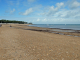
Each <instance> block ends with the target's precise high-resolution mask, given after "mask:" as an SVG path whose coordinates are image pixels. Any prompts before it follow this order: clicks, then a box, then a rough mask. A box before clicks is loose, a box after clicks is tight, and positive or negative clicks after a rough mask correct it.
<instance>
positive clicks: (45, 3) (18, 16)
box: [0, 0, 80, 24]
mask: <svg viewBox="0 0 80 60" xmlns="http://www.w3.org/2000/svg"><path fill="white" fill-rule="evenodd" d="M0 19H6V20H18V21H25V22H32V23H33V24H80V0H0Z"/></svg>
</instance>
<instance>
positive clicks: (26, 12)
mask: <svg viewBox="0 0 80 60" xmlns="http://www.w3.org/2000/svg"><path fill="white" fill-rule="evenodd" d="M32 12H33V9H32V8H29V9H27V10H26V11H25V12H24V13H22V15H29V14H31V13H32Z"/></svg>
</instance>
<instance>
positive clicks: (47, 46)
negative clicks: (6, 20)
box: [0, 24, 80, 60]
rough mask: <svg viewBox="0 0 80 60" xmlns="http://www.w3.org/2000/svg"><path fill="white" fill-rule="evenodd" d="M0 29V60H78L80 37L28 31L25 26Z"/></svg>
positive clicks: (15, 25)
mask: <svg viewBox="0 0 80 60" xmlns="http://www.w3.org/2000/svg"><path fill="white" fill-rule="evenodd" d="M11 26H12V27H10V24H4V25H2V27H0V60H80V37H74V36H66V35H59V34H54V33H49V32H40V31H32V30H29V29H48V28H37V27H29V26H26V24H25V25H24V24H11Z"/></svg>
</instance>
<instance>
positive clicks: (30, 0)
mask: <svg viewBox="0 0 80 60" xmlns="http://www.w3.org/2000/svg"><path fill="white" fill-rule="evenodd" d="M27 1H28V2H35V1H36V0H27Z"/></svg>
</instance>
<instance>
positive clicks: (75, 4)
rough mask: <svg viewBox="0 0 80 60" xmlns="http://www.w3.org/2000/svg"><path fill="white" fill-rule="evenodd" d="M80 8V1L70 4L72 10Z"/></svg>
mask: <svg viewBox="0 0 80 60" xmlns="http://www.w3.org/2000/svg"><path fill="white" fill-rule="evenodd" d="M79 6H80V3H79V2H78V1H72V2H70V3H69V7H70V9H75V8H77V7H79Z"/></svg>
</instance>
